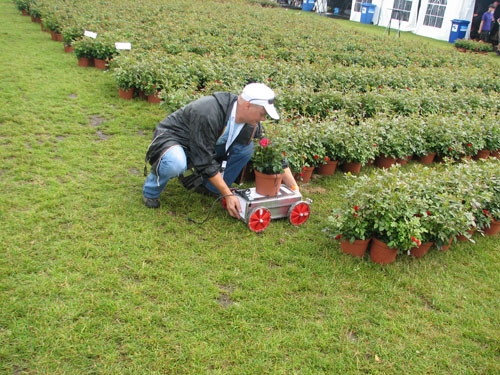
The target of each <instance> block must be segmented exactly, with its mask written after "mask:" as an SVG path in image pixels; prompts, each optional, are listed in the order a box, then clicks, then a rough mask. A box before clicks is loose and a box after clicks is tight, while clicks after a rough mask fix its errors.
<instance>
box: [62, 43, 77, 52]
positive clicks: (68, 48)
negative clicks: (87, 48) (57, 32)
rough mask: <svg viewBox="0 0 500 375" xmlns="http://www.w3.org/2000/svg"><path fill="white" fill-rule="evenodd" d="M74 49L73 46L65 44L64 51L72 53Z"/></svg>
mask: <svg viewBox="0 0 500 375" xmlns="http://www.w3.org/2000/svg"><path fill="white" fill-rule="evenodd" d="M74 50H75V49H74V48H73V47H72V46H67V45H65V46H64V52H66V53H71V52H73V51H74Z"/></svg>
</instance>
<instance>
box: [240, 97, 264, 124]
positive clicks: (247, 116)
mask: <svg viewBox="0 0 500 375" xmlns="http://www.w3.org/2000/svg"><path fill="white" fill-rule="evenodd" d="M244 108H245V112H244V118H243V121H244V122H246V123H247V124H250V125H253V126H256V125H257V123H258V122H261V121H264V120H265V119H266V117H267V112H266V109H265V108H264V107H262V106H260V105H256V104H252V103H250V102H246V103H245V105H244Z"/></svg>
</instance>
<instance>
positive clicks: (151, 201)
mask: <svg viewBox="0 0 500 375" xmlns="http://www.w3.org/2000/svg"><path fill="white" fill-rule="evenodd" d="M142 201H143V202H144V204H145V205H146V207H148V208H158V207H160V200H159V199H158V198H146V197H145V196H144V195H143V196H142Z"/></svg>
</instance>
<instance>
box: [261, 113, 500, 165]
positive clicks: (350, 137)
mask: <svg viewBox="0 0 500 375" xmlns="http://www.w3.org/2000/svg"><path fill="white" fill-rule="evenodd" d="M265 128H266V131H267V132H268V135H269V136H270V137H271V138H272V139H277V140H278V142H279V144H280V145H282V147H283V151H284V152H285V153H286V155H287V159H288V161H289V163H290V165H291V167H292V169H293V170H295V171H300V170H302V168H303V167H305V166H306V167H318V166H320V165H321V164H323V163H325V162H326V161H328V160H337V161H339V162H340V163H346V162H357V163H361V165H366V164H368V163H369V162H371V161H374V160H375V159H376V158H378V157H381V156H388V157H392V158H395V159H408V158H409V157H416V158H419V157H423V156H426V155H428V154H435V155H437V157H438V158H440V159H441V160H442V159H444V158H450V159H452V160H461V159H462V158H467V157H475V156H477V155H478V154H479V152H480V151H482V150H487V151H490V152H493V153H494V152H497V151H498V150H499V149H500V127H499V126H498V124H497V122H496V116H495V115H494V114H491V113H489V112H488V111H483V112H482V113H481V114H480V113H476V114H465V113H461V114H457V115H448V116H443V115H438V114H436V115H431V116H426V117H423V116H418V115H415V116H407V117H403V116H400V117H386V116H378V117H377V118H371V119H367V120H364V121H362V122H361V123H357V122H356V121H354V120H353V118H352V117H349V116H347V115H344V116H340V115H339V116H338V117H337V118H335V119H333V118H332V119H330V120H329V121H324V120H319V119H317V118H311V117H304V116H296V117H295V118H293V119H289V120H288V121H285V122H279V123H266V125H265ZM486 156H487V155H486Z"/></svg>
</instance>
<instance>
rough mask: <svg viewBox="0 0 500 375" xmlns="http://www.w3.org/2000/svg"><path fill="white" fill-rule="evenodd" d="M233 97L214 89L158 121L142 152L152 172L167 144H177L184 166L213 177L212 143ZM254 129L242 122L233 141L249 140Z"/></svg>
mask: <svg viewBox="0 0 500 375" xmlns="http://www.w3.org/2000/svg"><path fill="white" fill-rule="evenodd" d="M237 98H238V97H237V96H236V95H234V94H231V93H227V92H217V93H214V94H212V95H210V96H204V97H202V98H200V99H197V100H195V101H193V102H191V103H189V104H187V105H186V106H185V107H183V108H181V109H179V110H177V111H175V112H173V113H171V114H170V115H168V116H167V117H166V118H165V119H164V120H162V121H161V122H160V123H159V124H158V126H157V127H156V129H155V131H154V134H153V141H152V142H151V144H150V146H149V148H148V151H147V153H146V161H147V162H149V163H150V164H151V166H152V168H153V173H155V174H157V165H158V161H159V160H160V158H161V156H163V154H164V153H165V152H166V151H167V150H168V149H169V148H170V147H171V146H173V145H180V146H182V147H183V148H184V151H185V153H186V156H187V158H188V168H194V169H195V170H196V172H198V173H199V174H201V175H202V176H203V177H204V178H210V177H213V176H215V175H216V174H217V172H219V169H220V162H219V161H217V160H216V153H215V145H216V143H217V140H218V139H219V137H220V136H221V135H222V134H223V133H224V129H225V127H226V125H227V122H228V120H229V117H230V116H231V110H232V109H233V104H234V103H235V101H236V100H237ZM254 130H255V129H254V127H253V126H251V125H248V124H245V126H244V128H243V130H242V131H241V132H240V134H239V135H238V138H237V139H236V141H237V142H240V143H249V142H250V141H251V140H252V138H253V136H254V134H253V133H254Z"/></svg>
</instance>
